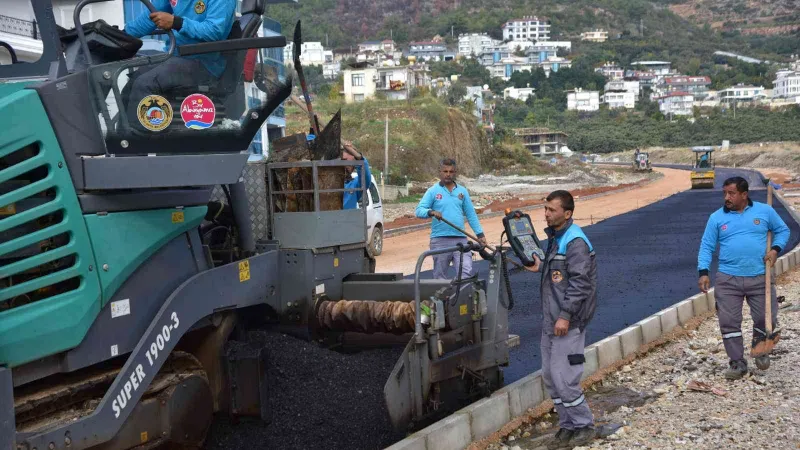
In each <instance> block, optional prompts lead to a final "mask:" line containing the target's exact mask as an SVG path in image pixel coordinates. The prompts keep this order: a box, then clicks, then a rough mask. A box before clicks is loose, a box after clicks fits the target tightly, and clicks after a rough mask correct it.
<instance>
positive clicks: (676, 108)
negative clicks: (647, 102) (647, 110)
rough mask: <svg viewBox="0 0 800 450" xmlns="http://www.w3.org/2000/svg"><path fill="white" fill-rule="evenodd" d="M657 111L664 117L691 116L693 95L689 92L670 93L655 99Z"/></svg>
mask: <svg viewBox="0 0 800 450" xmlns="http://www.w3.org/2000/svg"><path fill="white" fill-rule="evenodd" d="M656 101H658V109H659V110H660V111H661V114H664V115H665V116H691V115H692V106H694V95H692V93H691V92H680V91H676V92H670V93H668V94H665V95H663V96H661V97H658V98H656Z"/></svg>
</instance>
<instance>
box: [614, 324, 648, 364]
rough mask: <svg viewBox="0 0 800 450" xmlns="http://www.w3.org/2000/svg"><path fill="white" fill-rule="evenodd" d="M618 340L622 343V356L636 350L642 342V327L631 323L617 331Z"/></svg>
mask: <svg viewBox="0 0 800 450" xmlns="http://www.w3.org/2000/svg"><path fill="white" fill-rule="evenodd" d="M619 340H620V343H621V344H622V357H623V358H625V357H627V356H628V355H630V354H632V353H634V352H636V350H637V349H638V348H639V347H641V346H642V345H643V344H644V334H643V333H642V327H641V326H639V325H632V326H629V327H628V328H625V329H624V330H622V331H620V332H619Z"/></svg>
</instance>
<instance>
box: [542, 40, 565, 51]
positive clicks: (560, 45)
mask: <svg viewBox="0 0 800 450" xmlns="http://www.w3.org/2000/svg"><path fill="white" fill-rule="evenodd" d="M537 44H547V45H552V46H553V47H558V48H563V49H565V50H566V51H568V52H571V51H572V42H571V41H539V42H537Z"/></svg>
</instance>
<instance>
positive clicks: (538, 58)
mask: <svg viewBox="0 0 800 450" xmlns="http://www.w3.org/2000/svg"><path fill="white" fill-rule="evenodd" d="M525 54H526V55H527V56H528V61H529V62H530V63H532V64H538V63H541V62H543V61H546V60H547V59H548V58H555V57H556V56H558V47H556V46H555V45H552V44H551V43H550V42H546V41H544V42H542V41H540V42H537V43H536V44H534V45H533V46H531V47H530V48H528V50H527V51H526V52H525Z"/></svg>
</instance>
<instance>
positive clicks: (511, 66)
mask: <svg viewBox="0 0 800 450" xmlns="http://www.w3.org/2000/svg"><path fill="white" fill-rule="evenodd" d="M533 67H534V66H533V65H531V64H530V63H529V62H528V60H527V58H521V57H518V56H510V57H508V58H503V59H501V60H500V61H498V62H496V63H494V64H491V65H488V66H486V68H487V69H489V74H491V76H493V77H495V78H502V79H503V80H504V81H508V80H510V79H511V75H512V74H513V73H514V72H522V71H524V70H528V71H531V70H532V69H533Z"/></svg>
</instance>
